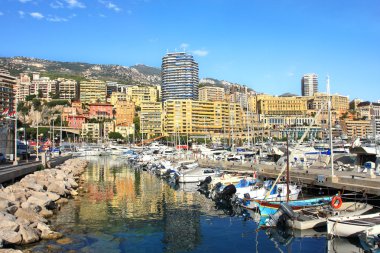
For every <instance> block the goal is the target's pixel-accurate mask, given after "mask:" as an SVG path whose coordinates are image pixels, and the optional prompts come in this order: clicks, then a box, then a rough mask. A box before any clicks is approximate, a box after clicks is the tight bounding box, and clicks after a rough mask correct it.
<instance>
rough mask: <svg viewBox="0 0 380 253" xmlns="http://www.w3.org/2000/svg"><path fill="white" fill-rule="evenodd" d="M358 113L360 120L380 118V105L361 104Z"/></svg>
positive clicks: (367, 102)
mask: <svg viewBox="0 0 380 253" xmlns="http://www.w3.org/2000/svg"><path fill="white" fill-rule="evenodd" d="M357 113H358V117H359V118H360V119H369V120H371V119H373V118H375V119H378V118H380V103H374V102H369V101H366V102H361V103H359V104H358V105H357Z"/></svg>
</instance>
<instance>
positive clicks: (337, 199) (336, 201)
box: [331, 196, 343, 209]
mask: <svg viewBox="0 0 380 253" xmlns="http://www.w3.org/2000/svg"><path fill="white" fill-rule="evenodd" d="M342 204H343V201H342V198H341V197H340V196H334V197H333V198H332V200H331V206H332V207H333V208H334V209H338V208H339V207H341V206H342Z"/></svg>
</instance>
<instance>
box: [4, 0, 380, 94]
mask: <svg viewBox="0 0 380 253" xmlns="http://www.w3.org/2000/svg"><path fill="white" fill-rule="evenodd" d="M379 8H380V2H379V1H376V0H369V1H365V2H360V1H355V0H348V1H345V2H344V4H343V3H342V2H339V1H328V0H322V1H317V0H314V1H301V0H297V1H296V0H294V1H292V0H286V1H274V0H269V1H243V0H238V1H226V0H219V1H216V0H210V1H201V0H194V1H191V3H190V2H185V1H174V0H172V1H164V0H157V1H155V0H132V1H121V0H111V1H108V0H91V1H90V0H4V1H2V5H1V6H0V24H1V26H2V32H3V33H2V34H3V35H4V36H3V40H2V47H1V48H0V56H7V57H13V56H27V57H36V58H43V59H48V60H57V61H80V62H88V63H97V64H118V65H125V66H130V65H134V64H139V63H140V64H145V65H148V66H154V67H160V65H161V59H162V56H163V55H164V54H165V53H166V52H167V50H168V51H169V52H174V51H176V50H175V49H177V51H182V50H186V52H189V53H190V54H192V55H193V56H194V57H195V60H196V61H197V62H198V63H199V76H200V78H205V77H211V78H216V79H220V80H227V81H230V82H236V83H240V84H244V85H247V86H248V87H250V88H252V89H254V90H256V91H258V92H264V93H269V94H274V95H280V94H282V93H285V92H290V93H295V94H301V93H300V82H301V79H302V76H303V75H304V74H306V73H316V74H317V75H318V77H319V91H322V92H323V91H325V89H326V88H325V87H326V76H327V75H329V76H330V85H331V92H332V93H339V94H342V95H348V96H350V99H354V98H361V99H363V100H369V101H378V100H379V99H380V95H378V94H380V85H379V81H378V78H377V76H376V75H375V73H377V70H378V69H380V61H379V59H380V48H379V47H378V43H379V41H380V15H378V10H379Z"/></svg>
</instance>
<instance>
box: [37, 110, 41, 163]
mask: <svg viewBox="0 0 380 253" xmlns="http://www.w3.org/2000/svg"><path fill="white" fill-rule="evenodd" d="M38 120H39V113H37V120H36V121H37V134H36V138H37V143H36V155H37V156H36V161H39V160H40V159H39V158H38Z"/></svg>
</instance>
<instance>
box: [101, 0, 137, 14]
mask: <svg viewBox="0 0 380 253" xmlns="http://www.w3.org/2000/svg"><path fill="white" fill-rule="evenodd" d="M99 3H101V4H103V5H104V6H105V7H106V8H108V9H110V10H113V11H116V12H119V11H121V8H120V7H119V6H117V5H116V4H114V3H112V2H108V1H103V0H99ZM128 14H130V13H128Z"/></svg>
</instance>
